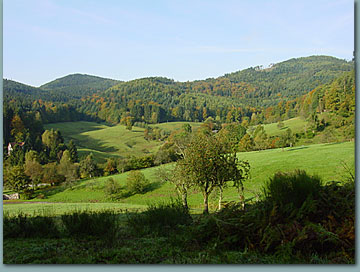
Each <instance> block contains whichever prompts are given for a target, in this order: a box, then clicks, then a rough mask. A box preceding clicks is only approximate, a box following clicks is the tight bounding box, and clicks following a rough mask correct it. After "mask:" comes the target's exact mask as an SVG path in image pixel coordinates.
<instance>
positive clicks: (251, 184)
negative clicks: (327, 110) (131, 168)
mask: <svg viewBox="0 0 360 272" xmlns="http://www.w3.org/2000/svg"><path fill="white" fill-rule="evenodd" d="M354 150H355V145H354V142H344V143H332V144H315V145H309V146H299V147H293V148H285V149H284V150H282V149H272V150H264V151H253V152H243V153H238V157H239V158H240V159H242V160H247V161H248V162H249V163H250V166H251V178H250V179H249V180H247V181H245V183H244V185H245V194H246V198H247V199H251V198H253V197H254V196H256V195H257V194H258V193H259V192H261V188H262V186H263V184H264V183H265V182H266V181H267V180H268V179H269V177H271V176H273V175H274V173H276V172H277V171H290V170H293V169H303V170H305V171H306V172H307V173H308V174H315V175H318V176H320V177H321V178H322V180H323V181H324V182H327V181H332V180H337V181H341V180H342V179H343V175H344V174H346V173H344V169H343V168H342V164H343V163H346V164H347V165H348V166H349V167H352V168H353V169H354V166H355V152H354ZM173 165H174V164H167V165H164V166H160V167H165V168H169V169H171V167H173ZM160 167H153V168H147V169H143V170H141V171H142V172H143V173H144V175H145V176H146V178H147V179H149V180H150V181H151V182H152V184H151V186H150V187H149V188H148V191H147V192H146V193H144V194H135V195H131V196H127V197H124V198H121V199H119V200H118V201H113V200H110V199H108V198H106V196H105V193H104V182H105V181H106V180H107V179H108V178H109V177H110V176H108V177H99V178H95V179H87V180H81V181H78V182H77V183H76V184H74V186H72V188H67V187H65V186H59V187H57V188H53V189H49V190H47V191H43V192H42V193H43V194H44V195H45V198H44V199H33V200H31V202H38V201H44V202H51V203H49V204H35V203H34V204H31V205H29V204H13V205H11V204H9V205H4V211H5V212H9V213H16V212H19V211H20V210H21V211H22V212H26V213H29V214H31V213H32V212H33V211H35V210H37V209H40V210H42V211H44V210H46V209H54V210H57V212H59V213H63V212H66V211H70V210H73V209H74V208H75V209H76V208H78V209H80V208H87V209H99V208H100V207H101V208H106V207H107V208H111V209H115V208H116V209H121V210H125V209H128V210H134V209H139V210H143V209H144V208H145V207H146V206H147V205H148V204H154V203H160V202H168V201H169V200H170V199H171V198H176V192H175V190H174V187H173V186H172V185H171V184H168V183H161V182H160V181H159V178H158V177H157V171H158V169H159V168H160ZM127 175H128V172H125V173H122V174H116V175H112V176H111V177H112V178H114V179H115V180H116V181H117V182H119V183H120V185H121V186H122V187H123V188H124V189H125V184H126V178H127ZM237 200H238V194H237V192H236V190H235V189H234V188H231V187H228V188H226V189H225V191H224V201H225V202H227V201H237ZM54 202H55V203H54ZM111 202H112V203H111ZM75 203H81V204H75ZM189 205H190V207H191V208H192V212H193V213H200V212H201V209H202V196H201V193H198V192H195V191H192V192H190V194H189ZM216 205H217V195H216V192H215V193H213V194H212V196H211V197H210V208H211V209H215V208H216Z"/></svg>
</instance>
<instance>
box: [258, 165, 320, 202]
mask: <svg viewBox="0 0 360 272" xmlns="http://www.w3.org/2000/svg"><path fill="white" fill-rule="evenodd" d="M320 188H321V180H320V178H319V177H316V176H309V175H307V174H306V172H305V171H303V170H295V171H294V172H288V173H283V172H278V173H276V174H275V175H274V177H272V178H270V180H269V181H268V182H267V183H266V184H265V188H264V193H265V196H266V197H267V198H268V199H271V200H272V201H273V203H274V205H276V206H278V207H279V208H283V207H285V206H286V205H289V204H292V205H293V206H294V207H295V208H300V207H301V205H302V204H303V203H304V201H305V200H306V199H307V198H309V197H310V198H312V199H316V198H318V195H319V191H320Z"/></svg>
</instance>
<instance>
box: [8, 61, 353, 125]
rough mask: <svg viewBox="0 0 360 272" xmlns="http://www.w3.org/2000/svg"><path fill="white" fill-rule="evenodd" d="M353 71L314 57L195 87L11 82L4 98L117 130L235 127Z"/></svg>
mask: <svg viewBox="0 0 360 272" xmlns="http://www.w3.org/2000/svg"><path fill="white" fill-rule="evenodd" d="M353 69H354V62H353V61H346V60H341V59H337V58H334V57H329V56H310V57H303V58H295V59H290V60H287V61H284V62H280V63H277V64H274V65H271V66H270V67H268V68H265V69H264V68H263V67H261V66H257V67H250V68H248V69H244V70H241V71H237V72H234V73H230V74H225V75H224V76H221V77H218V78H209V79H206V80H195V81H191V82H190V81H188V82H178V81H174V80H173V79H168V78H165V77H147V78H140V79H135V80H131V81H117V80H113V79H107V78H101V77H97V76H91V75H84V74H72V75H67V76H65V77H62V78H59V79H56V80H54V81H51V82H49V83H46V84H44V85H42V86H41V87H40V88H34V87H31V86H26V85H24V84H21V83H17V82H13V81H7V83H6V84H4V97H6V98H7V99H10V98H11V99H14V98H16V100H18V101H23V100H24V99H26V100H27V101H26V103H27V104H33V102H34V100H39V99H41V100H43V101H48V102H49V103H53V102H61V103H66V104H67V105H69V106H72V107H73V108H74V109H76V111H78V112H79V113H81V118H83V117H82V116H83V114H84V115H86V116H90V117H91V118H96V119H97V120H104V121H107V122H109V123H114V124H116V123H119V122H124V120H125V119H126V118H132V119H131V120H132V121H133V122H146V123H159V122H166V121H203V120H205V119H206V118H207V117H209V116H211V117H213V118H214V119H215V118H217V119H218V120H220V121H222V122H223V121H225V120H228V121H229V122H230V121H231V120H233V121H236V120H243V118H245V117H247V118H249V119H251V118H252V116H253V114H254V113H259V112H263V111H264V110H265V109H269V108H270V107H272V108H274V107H277V106H278V104H279V103H287V102H289V103H290V102H291V101H295V100H296V99H298V98H300V97H302V96H303V95H305V94H307V93H309V92H310V91H312V90H314V89H315V88H317V87H318V86H321V85H324V84H329V83H331V82H332V81H333V80H334V79H336V78H338V77H340V76H341V75H342V74H343V73H346V72H349V71H351V70H353ZM24 94H26V95H24ZM294 103H295V102H291V103H290V104H288V106H287V107H291V108H292V111H293V112H295V111H296V109H295V108H294V107H295V104H294ZM40 104H42V102H41V103H40ZM62 106H64V105H62ZM47 107H48V108H49V107H50V106H47ZM57 107H59V105H57ZM33 108H34V107H33ZM54 109H55V108H54ZM269 111H270V109H269ZM291 116H292V115H291V114H290V115H289V116H288V117H289V118H290V117H291ZM60 119H61V118H59V120H60ZM47 120H50V118H47Z"/></svg>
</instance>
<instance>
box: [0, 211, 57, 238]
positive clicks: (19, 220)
mask: <svg viewBox="0 0 360 272" xmlns="http://www.w3.org/2000/svg"><path fill="white" fill-rule="evenodd" d="M3 227H4V238H20V237H21V238H29V237H41V238H43V237H47V238H57V237H59V230H58V228H57V227H56V223H55V219H54V218H53V217H50V216H35V217H29V216H27V215H25V214H22V213H20V214H17V215H16V216H9V215H7V214H4V218H3Z"/></svg>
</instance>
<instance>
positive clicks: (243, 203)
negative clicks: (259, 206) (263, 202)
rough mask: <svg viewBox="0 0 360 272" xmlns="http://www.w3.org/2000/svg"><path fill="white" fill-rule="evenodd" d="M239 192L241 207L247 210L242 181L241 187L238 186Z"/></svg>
mask: <svg viewBox="0 0 360 272" xmlns="http://www.w3.org/2000/svg"><path fill="white" fill-rule="evenodd" d="M238 193H239V198H240V204H241V208H242V209H243V210H245V196H244V185H243V184H242V183H241V184H240V187H238Z"/></svg>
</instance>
